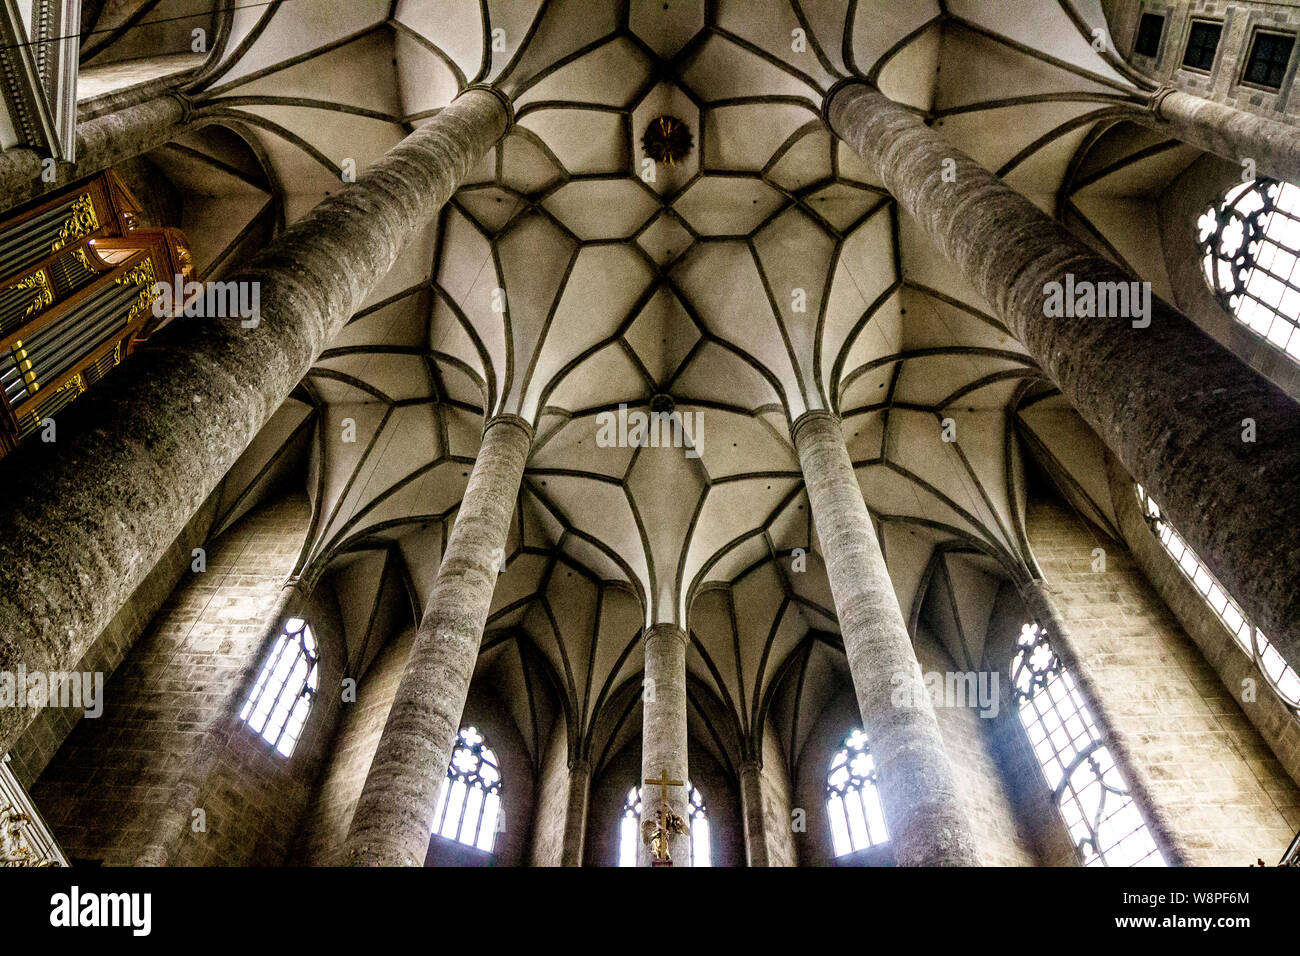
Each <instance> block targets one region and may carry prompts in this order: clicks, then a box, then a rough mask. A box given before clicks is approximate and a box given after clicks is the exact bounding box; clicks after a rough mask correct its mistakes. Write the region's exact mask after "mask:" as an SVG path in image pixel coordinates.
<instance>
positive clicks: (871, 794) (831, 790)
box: [826, 730, 889, 856]
mask: <svg viewBox="0 0 1300 956" xmlns="http://www.w3.org/2000/svg"><path fill="white" fill-rule="evenodd" d="M876 784H877V773H876V760H875V758H874V757H873V756H871V747H870V745H869V744H868V741H867V735H866V733H865V732H863V731H861V730H855V731H853V732H852V733H850V734H849V735H848V736H847V737H845V738H844V745H843V746H842V747H840V749H839V750H838V751H837V752H836V754H835V756H834V757H832V758H831V766H830V770H829V771H828V772H827V774H826V813H827V816H829V817H830V821H831V843H832V845H833V846H834V848H835V855H836V856H844V855H845V854H846V853H853V852H854V851H856V850H865V849H866V848H867V847H869V846H877V845H878V844H881V843H884V842H885V841H887V840H888V839H889V833H888V832H887V831H886V830H885V811H884V808H883V807H882V806H881V805H880V790H879V789H878V787H877V785H876Z"/></svg>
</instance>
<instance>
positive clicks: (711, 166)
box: [702, 101, 830, 190]
mask: <svg viewBox="0 0 1300 956" xmlns="http://www.w3.org/2000/svg"><path fill="white" fill-rule="evenodd" d="M703 122H704V130H703V137H704V142H703V147H702V148H703V155H704V163H705V168H706V169H708V170H710V171H726V172H737V171H744V172H759V171H761V170H763V169H765V168H766V167H767V166H768V165H769V164H771V163H772V160H773V158H774V157H776V155H777V153H778V152H779V151H780V150H781V148H782V147H783V146H784V145H785V144H786V143H787V142H789V141H790V139H791V138H792V137H796V136H798V135H799V134H800V133H801V131H803V130H805V129H807V127H808V124H809V123H818V124H820V120H818V119H817V114H816V113H815V112H813V110H812V109H810V108H809V107H808V106H805V105H803V104H801V103H772V102H767V101H763V102H753V103H743V102H742V103H734V104H719V105H717V106H713V107H710V108H709V109H708V110H707V111H706V112H705V113H704V120H703ZM827 143H828V140H827V139H825V138H820V139H817V140H815V145H814V147H813V148H814V149H815V148H816V146H818V145H820V146H822V148H824V149H825V148H827V147H826V145H825V144H827ZM810 151H811V150H810ZM827 151H828V152H829V150H827ZM805 159H807V157H805ZM808 163H810V164H811V165H809V164H807V163H805V162H801V161H800V159H799V158H798V157H795V158H792V159H791V160H790V162H789V163H787V164H781V165H782V169H781V172H782V173H783V174H785V173H787V172H788V176H787V177H786V178H789V179H791V180H792V183H793V184H792V185H791V186H790V187H788V188H790V189H792V190H793V189H794V188H797V186H798V185H803V184H804V183H806V182H812V181H814V180H815V179H817V178H824V177H825V176H829V175H830V169H829V165H828V164H827V163H826V159H825V157H818V158H816V159H811V160H808ZM796 165H798V166H799V167H800V168H799V169H798V170H797V171H795V170H794V169H793V168H792V167H794V166H796ZM819 165H820V166H825V167H826V168H825V172H824V173H823V175H822V176H821V177H818V176H817V171H818V169H819ZM773 182H776V181H775V180H773ZM776 185H778V186H780V185H781V183H779V182H776Z"/></svg>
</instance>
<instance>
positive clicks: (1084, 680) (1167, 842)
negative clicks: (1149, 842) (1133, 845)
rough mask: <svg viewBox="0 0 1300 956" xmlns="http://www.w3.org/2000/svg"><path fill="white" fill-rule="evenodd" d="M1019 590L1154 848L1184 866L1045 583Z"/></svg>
mask: <svg viewBox="0 0 1300 956" xmlns="http://www.w3.org/2000/svg"><path fill="white" fill-rule="evenodd" d="M1019 590H1020V597H1021V599H1022V600H1023V601H1024V602H1025V608H1026V610H1028V611H1029V614H1030V616H1031V617H1033V619H1034V620H1035V621H1037V622H1038V625H1039V627H1041V628H1042V629H1043V630H1044V631H1046V632H1047V639H1048V640H1049V641H1050V642H1051V644H1052V650H1053V651H1055V652H1056V656H1057V657H1058V658H1059V659H1060V661H1061V665H1062V666H1063V667H1064V668H1065V669H1066V670H1068V671H1069V672H1070V676H1071V677H1072V678H1074V683H1075V684H1076V686H1078V688H1079V692H1080V693H1082V694H1083V697H1084V700H1086V701H1087V702H1088V708H1089V710H1091V711H1092V717H1093V721H1094V722H1095V723H1096V725H1097V730H1098V731H1099V732H1100V733H1101V736H1102V740H1104V741H1105V742H1106V747H1107V749H1108V750H1110V754H1111V756H1112V757H1113V758H1115V765H1116V766H1117V767H1119V769H1120V772H1121V773H1123V775H1124V779H1125V780H1126V781H1128V787H1129V793H1130V794H1132V796H1133V802H1134V803H1136V804H1137V806H1138V809H1139V810H1141V811H1142V818H1143V819H1144V820H1146V823H1147V826H1148V827H1149V828H1150V829H1151V835H1152V836H1153V837H1155V841H1156V845H1157V846H1158V847H1160V852H1161V853H1162V854H1163V855H1164V858H1165V861H1166V862H1167V863H1169V864H1170V865H1171V866H1184V865H1186V863H1187V851H1186V848H1185V847H1184V846H1183V843H1182V839H1181V838H1180V837H1179V836H1178V832H1177V828H1175V827H1174V826H1173V821H1172V820H1171V819H1170V816H1169V814H1168V812H1166V810H1165V808H1164V807H1163V806H1162V805H1161V804H1160V803H1158V802H1157V801H1156V799H1155V797H1154V796H1153V795H1152V793H1151V788H1150V786H1148V783H1147V777H1146V772H1145V771H1144V770H1143V768H1142V767H1141V766H1140V765H1139V764H1137V763H1136V762H1135V761H1134V760H1133V753H1132V751H1131V750H1130V749H1129V745H1128V740H1127V738H1126V737H1125V735H1124V734H1123V733H1122V732H1121V731H1120V730H1119V728H1118V726H1117V725H1116V723H1115V720H1114V718H1113V717H1112V716H1111V713H1110V708H1109V706H1107V703H1106V696H1105V693H1104V692H1103V690H1102V688H1101V687H1100V685H1098V683H1097V682H1096V681H1095V680H1094V679H1093V676H1092V672H1091V671H1090V669H1089V668H1088V665H1087V663H1086V662H1085V661H1084V660H1083V658H1082V657H1080V656H1079V651H1078V648H1077V647H1076V646H1075V644H1074V640H1073V639H1072V638H1071V637H1070V631H1069V628H1067V627H1066V626H1065V620H1064V618H1062V617H1061V613H1060V611H1059V610H1058V609H1057V607H1056V602H1055V601H1054V600H1053V599H1052V595H1051V593H1050V591H1049V590H1048V586H1047V584H1046V583H1045V582H1043V581H1039V580H1035V581H1030V582H1028V583H1027V584H1023V585H1022V586H1021V587H1020V589H1019Z"/></svg>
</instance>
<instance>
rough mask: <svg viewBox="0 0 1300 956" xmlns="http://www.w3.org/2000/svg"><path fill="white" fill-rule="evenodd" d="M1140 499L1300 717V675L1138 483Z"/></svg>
mask: <svg viewBox="0 0 1300 956" xmlns="http://www.w3.org/2000/svg"><path fill="white" fill-rule="evenodd" d="M1137 493H1138V499H1139V500H1140V501H1141V502H1142V514H1143V516H1144V517H1145V518H1146V519H1147V524H1148V525H1150V527H1151V531H1152V532H1153V533H1154V534H1155V536H1156V537H1157V538H1159V539H1160V543H1161V544H1163V545H1164V546H1165V550H1166V551H1168V552H1169V556H1170V557H1171V558H1173V559H1174V562H1175V563H1176V564H1177V565H1178V568H1179V570H1181V571H1182V572H1183V575H1184V576H1185V577H1186V578H1187V579H1188V580H1189V581H1191V582H1192V585H1193V586H1194V587H1195V588H1196V590H1197V591H1199V592H1201V597H1203V598H1205V603H1206V604H1208V605H1210V608H1211V610H1213V611H1214V613H1215V614H1217V615H1218V617H1219V620H1220V621H1222V622H1223V626H1224V627H1226V628H1227V629H1228V632H1229V633H1230V634H1232V636H1233V638H1234V639H1235V640H1236V642H1237V646H1238V647H1240V648H1241V649H1242V650H1243V651H1244V652H1245V653H1247V654H1249V655H1250V657H1251V659H1252V660H1253V661H1254V662H1255V666H1256V667H1258V668H1259V670H1260V673H1262V674H1263V675H1264V680H1265V681H1266V682H1267V683H1268V685H1269V687H1270V688H1272V690H1273V693H1275V694H1277V696H1278V697H1279V698H1280V699H1281V700H1282V702H1283V703H1284V704H1286V705H1287V707H1289V708H1290V709H1291V713H1293V714H1295V715H1296V716H1297V717H1300V674H1297V673H1296V671H1295V669H1294V668H1292V667H1291V665H1290V664H1288V663H1287V662H1286V661H1285V660H1283V658H1282V655H1281V654H1279V653H1278V651H1277V648H1276V647H1274V646H1273V645H1272V644H1271V643H1269V640H1268V638H1267V637H1265V636H1264V632H1263V631H1261V630H1260V629H1259V628H1258V627H1256V626H1255V625H1254V624H1253V623H1252V622H1251V620H1250V618H1248V617H1246V613H1245V612H1244V611H1243V610H1242V609H1241V606H1240V605H1238V604H1237V602H1236V601H1234V600H1233V599H1232V598H1231V597H1229V596H1228V592H1227V591H1225V590H1224V589H1223V588H1222V587H1221V586H1220V585H1219V582H1218V581H1217V580H1216V579H1215V577H1214V575H1213V574H1211V573H1210V569H1209V568H1207V567H1206V566H1205V565H1204V564H1203V563H1202V562H1201V559H1200V558H1198V557H1197V556H1196V552H1195V551H1193V550H1192V549H1191V548H1189V547H1188V546H1187V542H1186V541H1184V540H1183V537H1182V535H1180V534H1179V533H1178V531H1177V530H1176V529H1175V528H1174V526H1173V525H1171V524H1170V523H1169V522H1168V521H1167V520H1166V519H1165V517H1164V516H1163V515H1162V514H1161V513H1160V506H1159V505H1158V504H1156V503H1155V501H1153V500H1152V498H1151V496H1150V495H1149V494H1147V493H1146V491H1145V489H1143V487H1142V486H1141V485H1138V486H1137Z"/></svg>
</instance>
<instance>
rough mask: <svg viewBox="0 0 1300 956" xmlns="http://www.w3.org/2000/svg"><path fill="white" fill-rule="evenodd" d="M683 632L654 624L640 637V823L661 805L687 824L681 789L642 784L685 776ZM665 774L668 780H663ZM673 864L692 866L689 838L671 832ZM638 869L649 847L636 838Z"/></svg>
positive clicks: (647, 858)
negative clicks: (642, 666)
mask: <svg viewBox="0 0 1300 956" xmlns="http://www.w3.org/2000/svg"><path fill="white" fill-rule="evenodd" d="M686 642H687V637H686V632H685V631H684V630H682V629H681V628H680V627H678V626H677V625H676V624H656V625H655V626H654V627H652V628H650V629H649V630H647V631H646V635H645V641H644V646H645V686H644V692H643V693H642V695H641V820H642V821H643V822H644V821H646V820H653V819H654V818H655V811H656V810H658V809H659V808H660V806H661V805H662V801H661V793H662V795H663V797H664V798H666V800H667V803H668V808H669V809H670V810H672V811H673V812H674V813H676V814H677V815H678V816H680V817H681V818H682V819H683V820H686V821H687V822H688V824H689V821H690V813H689V801H688V799H687V794H686V787H685V786H679V787H667V788H663V789H662V790H661V788H660V787H659V785H658V784H653V783H646V781H647V780H680V781H681V782H682V783H683V784H685V783H686V777H687V773H688V763H687V753H686V752H687V743H686ZM665 774H666V775H667V776H665ZM668 846H669V852H670V853H671V854H672V858H673V865H674V866H690V865H691V841H690V838H689V837H686V836H683V835H680V834H673V835H672V837H671V839H670V840H669V843H668ZM636 860H637V865H638V866H649V865H650V863H651V853H650V848H649V847H648V846H646V844H645V841H644V840H642V839H641V835H640V834H638V835H637V857H636Z"/></svg>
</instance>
